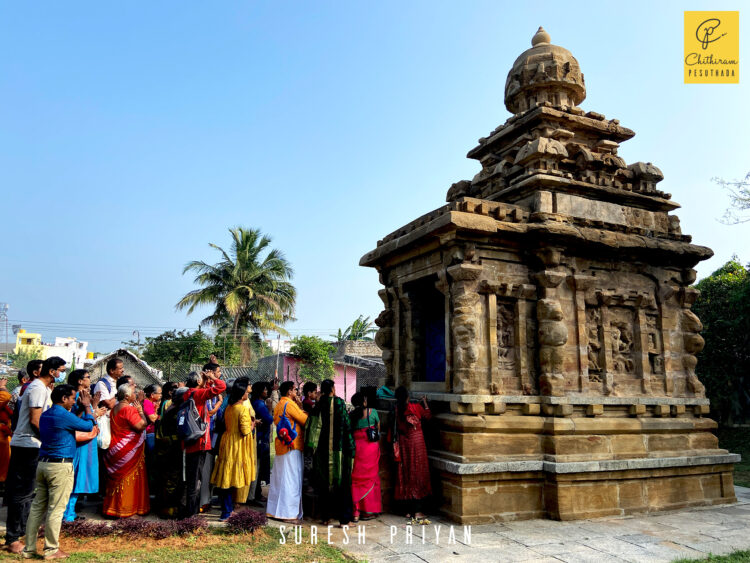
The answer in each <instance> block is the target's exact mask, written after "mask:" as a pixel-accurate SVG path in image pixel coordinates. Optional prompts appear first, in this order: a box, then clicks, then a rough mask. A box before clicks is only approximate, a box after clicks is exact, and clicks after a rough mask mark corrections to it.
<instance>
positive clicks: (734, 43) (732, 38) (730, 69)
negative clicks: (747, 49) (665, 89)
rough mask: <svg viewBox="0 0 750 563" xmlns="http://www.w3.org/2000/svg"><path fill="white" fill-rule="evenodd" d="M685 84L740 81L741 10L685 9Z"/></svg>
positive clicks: (733, 82) (737, 82) (735, 82)
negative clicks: (702, 10)
mask: <svg viewBox="0 0 750 563" xmlns="http://www.w3.org/2000/svg"><path fill="white" fill-rule="evenodd" d="M684 71H685V84H739V83H740V13H739V12H685V59H684Z"/></svg>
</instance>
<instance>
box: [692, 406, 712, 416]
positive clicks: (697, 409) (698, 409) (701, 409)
mask: <svg viewBox="0 0 750 563" xmlns="http://www.w3.org/2000/svg"><path fill="white" fill-rule="evenodd" d="M710 410H711V409H710V408H709V406H708V405H695V406H694V407H693V413H695V416H703V415H705V414H708V413H709V411H710Z"/></svg>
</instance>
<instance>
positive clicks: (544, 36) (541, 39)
mask: <svg viewBox="0 0 750 563" xmlns="http://www.w3.org/2000/svg"><path fill="white" fill-rule="evenodd" d="M551 41H552V38H551V37H550V36H549V33H547V32H546V31H544V28H543V27H542V26H541V25H540V26H539V29H537V30H536V33H535V34H534V37H532V38H531V46H532V47H536V46H537V45H549V44H550V42H551Z"/></svg>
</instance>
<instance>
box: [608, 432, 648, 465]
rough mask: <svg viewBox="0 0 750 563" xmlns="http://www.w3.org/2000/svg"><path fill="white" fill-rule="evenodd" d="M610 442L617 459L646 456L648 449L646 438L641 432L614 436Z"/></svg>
mask: <svg viewBox="0 0 750 563" xmlns="http://www.w3.org/2000/svg"><path fill="white" fill-rule="evenodd" d="M610 444H611V447H612V453H613V454H614V457H615V459H620V458H631V457H644V456H645V455H646V451H647V450H646V444H645V438H644V436H643V435H641V434H634V435H629V434H625V435H620V436H612V437H611V438H610Z"/></svg>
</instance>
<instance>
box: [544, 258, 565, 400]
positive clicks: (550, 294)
mask: <svg viewBox="0 0 750 563" xmlns="http://www.w3.org/2000/svg"><path fill="white" fill-rule="evenodd" d="M536 279H537V281H538V283H539V285H541V286H542V295H543V298H542V299H540V300H539V301H538V302H537V305H536V316H537V322H538V323H539V324H538V329H537V330H538V334H539V368H540V370H541V373H540V375H539V391H540V393H541V394H542V395H550V396H553V397H559V396H562V395H564V394H565V376H564V375H563V361H564V355H563V354H564V352H563V348H564V346H565V343H566V342H567V341H568V327H567V325H566V324H565V320H564V318H563V312H562V307H561V306H560V302H559V301H558V300H557V287H558V286H559V285H560V283H562V281H563V280H564V279H565V274H563V273H561V272H555V271H552V270H546V271H544V272H540V273H538V274H537V275H536Z"/></svg>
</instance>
